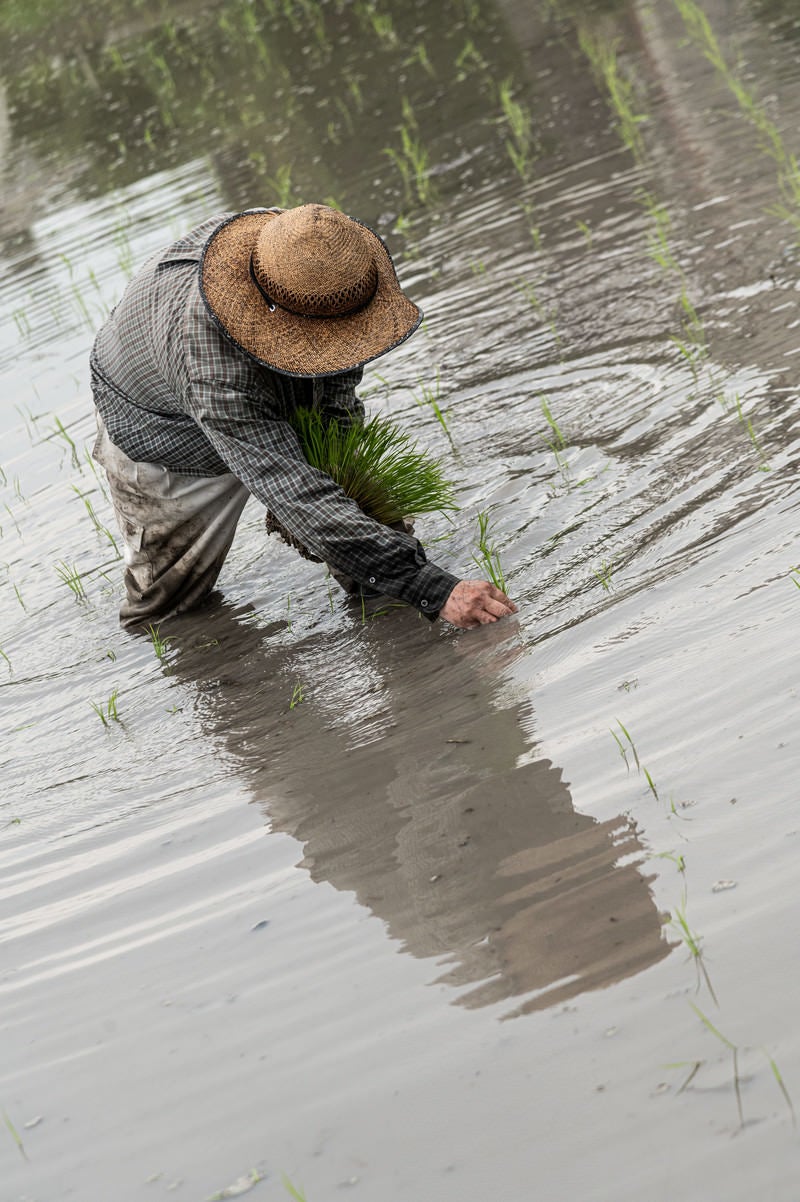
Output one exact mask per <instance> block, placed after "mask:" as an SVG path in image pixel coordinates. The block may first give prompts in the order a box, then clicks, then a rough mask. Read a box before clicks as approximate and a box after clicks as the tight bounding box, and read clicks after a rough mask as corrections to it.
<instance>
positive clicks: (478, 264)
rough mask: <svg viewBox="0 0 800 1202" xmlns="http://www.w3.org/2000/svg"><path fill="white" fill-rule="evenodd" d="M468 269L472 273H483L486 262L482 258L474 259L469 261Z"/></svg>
mask: <svg viewBox="0 0 800 1202" xmlns="http://www.w3.org/2000/svg"><path fill="white" fill-rule="evenodd" d="M469 269H470V271H471V272H472V274H473V275H483V274H484V273H485V272H486V264H485V263H484V261H483V259H476V260H475V261H474V262H473V263H470V265H469Z"/></svg>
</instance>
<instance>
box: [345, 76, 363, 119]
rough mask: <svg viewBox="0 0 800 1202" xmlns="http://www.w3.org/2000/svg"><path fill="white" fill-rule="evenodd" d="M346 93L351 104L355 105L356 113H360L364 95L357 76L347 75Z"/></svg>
mask: <svg viewBox="0 0 800 1202" xmlns="http://www.w3.org/2000/svg"><path fill="white" fill-rule="evenodd" d="M347 91H348V93H349V94H350V97H351V99H352V101H353V103H354V104H355V107H356V112H357V113H360V112H362V110H363V108H364V93H363V92H362V91H361V83H360V81H359V79H358V77H357V76H355V75H350V74H348V76H347ZM351 129H352V124H351Z"/></svg>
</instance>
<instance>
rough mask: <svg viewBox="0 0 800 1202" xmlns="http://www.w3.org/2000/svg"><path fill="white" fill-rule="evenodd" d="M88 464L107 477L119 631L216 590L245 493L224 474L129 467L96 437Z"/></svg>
mask: <svg viewBox="0 0 800 1202" xmlns="http://www.w3.org/2000/svg"><path fill="white" fill-rule="evenodd" d="M95 457H96V458H97V459H98V460H99V461H100V463H102V464H103V466H104V468H105V469H106V475H107V476H108V483H109V488H110V491H111V500H112V503H113V506H114V513H115V515H116V519H117V524H118V525H119V529H120V533H121V534H122V537H123V540H124V543H125V591H126V594H127V596H126V599H125V601H124V602H123V603H122V606H121V607H120V620H121V622H122V625H123V626H125V627H128V628H130V627H134V626H141V625H146V624H147V623H149V622H154V621H161V620H162V619H164V618H168V617H172V616H173V615H175V614H179V613H183V612H184V611H185V610H187V609H191V608H192V607H193V606H195V605H197V604H198V602H200V601H201V600H202V599H203V597H205V596H206V595H207V594H208V593H209V592H210V591H211V589H212V588H213V587H214V584H215V583H216V580H217V576H218V575H219V572H220V569H221V567H222V565H223V563H224V562H225V557H226V556H227V554H228V551H229V550H230V546H231V543H232V542H233V536H234V534H235V532H236V525H237V523H238V521H239V517H240V516H241V513H242V510H243V509H244V506H245V503H246V501H247V498H248V497H249V495H250V494H249V492H248V490H247V489H246V488H245V486H244V485H243V484H242V482H241V481H240V480H239V479H238V478H237V477H236V476H234V475H232V474H230V473H228V474H225V475H222V476H186V475H183V474H181V473H179V472H172V471H170V470H169V469H168V468H165V467H161V466H160V465H159V464H154V463H136V462H134V461H133V460H131V459H129V458H128V457H127V455H125V454H124V452H123V451H121V450H120V449H119V447H117V446H115V445H114V444H113V443H112V442H111V440H110V439H109V437H108V434H107V432H106V431H105V428H104V427H102V428H101V430H100V434H99V438H98V444H97V448H96V451H95Z"/></svg>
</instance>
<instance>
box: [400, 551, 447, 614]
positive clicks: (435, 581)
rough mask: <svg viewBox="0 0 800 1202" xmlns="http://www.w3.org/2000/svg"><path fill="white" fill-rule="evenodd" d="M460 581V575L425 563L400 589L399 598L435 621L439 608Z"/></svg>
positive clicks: (433, 564)
mask: <svg viewBox="0 0 800 1202" xmlns="http://www.w3.org/2000/svg"><path fill="white" fill-rule="evenodd" d="M458 582H459V577H458V576H453V574H452V573H451V572H446V571H445V570H444V568H440V567H437V565H436V564H435V563H424V564H422V565H421V566H420V569H419V571H418V572H417V573H416V574H415V576H414V577H413V578H412V579H411V580H410V581H408V583H404V585H403V587H402V590H398V592H399V599H400V600H401V601H405V602H407V603H408V604H409V605H413V606H414V608H415V609H418V610H419V611H420V613H421V614H423V615H424V616H425V617H426V618H430V620H431V621H432V622H434V621H435V620H436V619H437V618H438V616H439V610H440V609H441V608H442V606H443V605H444V603H445V601H446V600H447V598H448V597H449V596H450V594H451V593H452V591H453V589H454V588H455V587H456V585H457V584H458Z"/></svg>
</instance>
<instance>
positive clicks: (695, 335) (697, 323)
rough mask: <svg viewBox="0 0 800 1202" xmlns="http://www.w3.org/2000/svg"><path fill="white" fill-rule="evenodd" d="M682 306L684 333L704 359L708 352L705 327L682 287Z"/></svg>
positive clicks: (698, 354) (699, 355)
mask: <svg viewBox="0 0 800 1202" xmlns="http://www.w3.org/2000/svg"><path fill="white" fill-rule="evenodd" d="M680 306H681V309H682V310H683V318H682V326H683V330H684V333H685V334H686V337H687V338H688V340H689V342H690V343H691V344H692V346H693V347H694V348H695V352H696V354H697V356H698V357H699V358H701V359H704V358H705V357H706V355H707V354H708V346H707V343H706V333H705V328H704V326H703V322H702V319H701V318H700V316H699V315H698V312H697V310H696V309H695V307H694V305H693V304H692V301H691V299H690V297H689V294H688V292H687V291H686V289H685V288H682V289H681V295H680Z"/></svg>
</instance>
